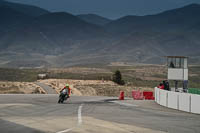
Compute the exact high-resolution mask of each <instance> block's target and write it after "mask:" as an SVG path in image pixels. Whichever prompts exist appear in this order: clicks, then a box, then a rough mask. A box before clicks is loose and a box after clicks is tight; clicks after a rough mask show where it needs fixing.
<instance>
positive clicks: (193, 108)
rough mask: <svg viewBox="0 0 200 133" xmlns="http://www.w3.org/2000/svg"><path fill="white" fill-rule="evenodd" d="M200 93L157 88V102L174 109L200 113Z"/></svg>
mask: <svg viewBox="0 0 200 133" xmlns="http://www.w3.org/2000/svg"><path fill="white" fill-rule="evenodd" d="M199 101H200V95H195V94H189V93H179V92H172V91H166V90H161V89H159V88H157V87H156V88H155V102H156V103H158V104H160V105H162V106H165V107H168V108H172V109H177V110H181V111H185V112H191V113H196V114H200V106H199Z"/></svg>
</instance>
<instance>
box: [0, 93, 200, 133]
mask: <svg viewBox="0 0 200 133" xmlns="http://www.w3.org/2000/svg"><path fill="white" fill-rule="evenodd" d="M57 100H58V95H53V94H52V95H21V94H19V95H0V132H1V133H43V132H44V133H46V132H47V133H157V132H158V133H162V132H170V133H199V132H200V115H195V114H190V113H185V112H180V111H176V110H171V109H167V108H165V107H161V106H159V105H157V104H156V103H154V101H133V100H126V101H118V100H117V99H116V98H109V97H84V96H82V97H78V96H72V97H71V98H70V99H69V101H66V102H65V103H64V104H57Z"/></svg>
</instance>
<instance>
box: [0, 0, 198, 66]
mask: <svg viewBox="0 0 200 133" xmlns="http://www.w3.org/2000/svg"><path fill="white" fill-rule="evenodd" d="M199 13H200V5H198V4H191V5H188V6H185V7H182V8H178V9H173V10H169V11H165V12H162V13H159V14H155V15H147V16H131V15H129V16H124V17H122V18H119V19H117V20H110V19H108V18H104V17H101V16H99V15H95V14H81V15H72V14H70V13H66V12H49V11H47V10H44V9H41V8H38V7H35V6H29V5H23V4H18V3H11V2H7V1H0V19H1V21H0V66H1V67H65V66H71V65H78V64H92V63H103V64H108V63H111V62H125V63H148V64H149V63H150V64H158V63H163V62H165V59H164V56H167V55H179V56H180V55H181V56H189V57H190V63H192V64H199V63H200V52H199V49H200V38H199V36H200V16H199Z"/></svg>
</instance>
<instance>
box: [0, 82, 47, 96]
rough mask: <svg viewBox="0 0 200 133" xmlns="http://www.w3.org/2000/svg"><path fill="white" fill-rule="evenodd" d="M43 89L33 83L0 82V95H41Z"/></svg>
mask: <svg viewBox="0 0 200 133" xmlns="http://www.w3.org/2000/svg"><path fill="white" fill-rule="evenodd" d="M41 93H44V91H43V90H42V88H41V87H39V86H37V85H36V84H34V83H31V82H0V94H41Z"/></svg>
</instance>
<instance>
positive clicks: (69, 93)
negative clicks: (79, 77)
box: [60, 84, 71, 98]
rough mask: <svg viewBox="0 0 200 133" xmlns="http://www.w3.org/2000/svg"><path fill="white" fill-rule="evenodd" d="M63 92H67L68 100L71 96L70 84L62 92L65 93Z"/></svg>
mask: <svg viewBox="0 0 200 133" xmlns="http://www.w3.org/2000/svg"><path fill="white" fill-rule="evenodd" d="M63 90H65V91H66V92H67V98H69V96H70V95H71V88H70V87H69V84H66V85H65V87H64V88H63V89H62V90H61V91H60V92H63Z"/></svg>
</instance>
